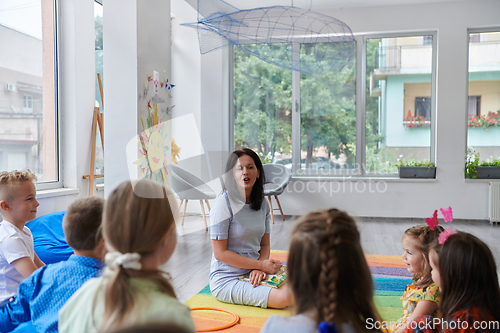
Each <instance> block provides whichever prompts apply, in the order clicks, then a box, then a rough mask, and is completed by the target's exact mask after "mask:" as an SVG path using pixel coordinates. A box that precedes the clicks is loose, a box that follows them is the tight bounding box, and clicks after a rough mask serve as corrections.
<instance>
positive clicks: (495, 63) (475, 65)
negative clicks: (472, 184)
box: [467, 29, 500, 161]
mask: <svg viewBox="0 0 500 333" xmlns="http://www.w3.org/2000/svg"><path fill="white" fill-rule="evenodd" d="M468 74H469V75H468V77H469V82H468V105H467V115H468V119H467V147H468V148H471V149H473V150H474V151H475V152H477V153H479V157H480V160H481V161H489V160H492V159H494V158H500V127H499V125H500V116H499V114H500V30H499V29H496V30H493V31H492V30H470V31H469V67H468Z"/></svg>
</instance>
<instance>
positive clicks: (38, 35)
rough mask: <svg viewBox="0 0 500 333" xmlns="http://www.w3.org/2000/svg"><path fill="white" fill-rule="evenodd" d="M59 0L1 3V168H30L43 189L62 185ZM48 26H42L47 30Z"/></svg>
mask: <svg viewBox="0 0 500 333" xmlns="http://www.w3.org/2000/svg"><path fill="white" fill-rule="evenodd" d="M56 9H57V4H56V1H55V0H54V1H50V0H46V1H35V2H33V1H31V0H15V1H14V0H7V1H2V4H1V5H0V40H2V41H3V42H4V44H5V45H10V47H7V48H2V57H1V59H0V166H1V170H14V169H25V168H28V169H30V170H31V171H33V172H34V173H35V174H36V175H37V177H38V186H37V188H38V189H43V188H51V187H59V186H61V184H62V182H61V181H60V177H59V175H60V172H59V168H60V165H59V153H58V149H59V148H58V146H59V144H58V140H59V138H58V115H57V72H56V66H55V63H56V61H55V59H56V58H55V56H56V52H55V50H56V47H55V46H56V38H55V36H56V25H55V24H54V22H55V21H54V13H56ZM42 26H43V29H42Z"/></svg>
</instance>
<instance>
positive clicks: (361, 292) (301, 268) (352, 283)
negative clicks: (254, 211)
mask: <svg viewBox="0 0 500 333" xmlns="http://www.w3.org/2000/svg"><path fill="white" fill-rule="evenodd" d="M287 267H288V281H287V285H288V287H289V288H290V289H291V291H292V293H291V294H292V296H293V299H294V301H295V312H296V315H295V316H292V317H290V318H285V317H281V316H276V315H274V316H271V317H270V318H269V319H268V320H267V322H266V323H265V325H264V327H263V328H262V330H261V333H270V332H278V331H279V332H282V331H283V332H287V333H294V332H297V333H299V332H300V333H314V332H320V333H333V332H340V333H354V332H358V333H360V332H367V331H372V330H371V329H369V328H368V326H367V323H368V322H369V320H373V321H378V320H379V318H380V317H379V315H378V313H377V310H376V309H375V306H374V304H373V281H372V277H371V274H370V269H369V268H368V264H367V263H366V260H365V257H364V255H363V250H362V248H361V244H360V236H359V231H358V228H357V227H356V223H355V222H354V220H353V219H352V218H351V217H350V216H349V215H348V214H347V213H345V212H343V211H339V210H337V209H330V210H325V211H318V212H312V213H309V214H307V215H305V216H303V217H302V218H301V219H300V220H299V221H298V222H297V224H296V225H295V227H294V229H293V232H292V236H291V244H290V252H289V257H288V266H287ZM373 331H376V332H380V330H377V329H375V328H373Z"/></svg>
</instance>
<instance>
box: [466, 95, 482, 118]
mask: <svg viewBox="0 0 500 333" xmlns="http://www.w3.org/2000/svg"><path fill="white" fill-rule="evenodd" d="M468 102H469V103H468V106H467V110H468V111H467V114H468V115H469V116H471V117H474V116H480V115H481V96H469V99H468Z"/></svg>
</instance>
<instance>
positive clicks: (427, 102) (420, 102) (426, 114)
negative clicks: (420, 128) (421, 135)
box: [415, 97, 431, 120]
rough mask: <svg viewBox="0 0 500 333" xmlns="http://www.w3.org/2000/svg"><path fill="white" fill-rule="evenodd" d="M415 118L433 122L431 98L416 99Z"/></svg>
mask: <svg viewBox="0 0 500 333" xmlns="http://www.w3.org/2000/svg"><path fill="white" fill-rule="evenodd" d="M415 116H416V117H422V118H423V119H425V120H431V98H430V97H415Z"/></svg>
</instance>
